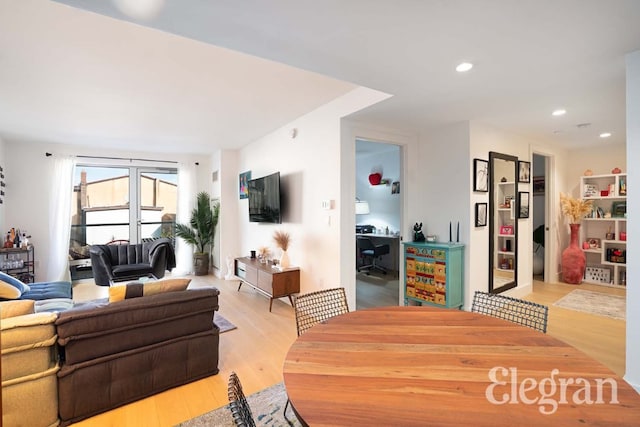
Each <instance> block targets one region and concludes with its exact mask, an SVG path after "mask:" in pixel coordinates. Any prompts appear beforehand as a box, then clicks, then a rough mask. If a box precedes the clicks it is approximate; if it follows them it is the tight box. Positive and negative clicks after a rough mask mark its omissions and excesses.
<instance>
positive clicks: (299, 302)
mask: <svg viewBox="0 0 640 427" xmlns="http://www.w3.org/2000/svg"><path fill="white" fill-rule="evenodd" d="M293 308H294V311H295V314H296V327H297V329H298V336H300V335H302V334H303V333H304V332H306V331H307V330H308V329H309V328H311V327H312V326H314V325H316V324H318V323H320V322H322V321H324V320H327V319H329V318H331V317H333V316H337V315H339V314H344V313H348V312H349V306H348V305H347V294H346V293H345V290H344V288H333V289H323V290H321V291H316V292H311V293H308V294H304V295H300V296H298V297H296V299H295V300H294V303H293Z"/></svg>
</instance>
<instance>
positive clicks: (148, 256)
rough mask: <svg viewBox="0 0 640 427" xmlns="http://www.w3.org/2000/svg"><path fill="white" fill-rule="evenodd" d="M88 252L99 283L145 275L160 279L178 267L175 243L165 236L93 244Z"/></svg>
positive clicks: (106, 284) (108, 283) (104, 283)
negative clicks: (126, 242)
mask: <svg viewBox="0 0 640 427" xmlns="http://www.w3.org/2000/svg"><path fill="white" fill-rule="evenodd" d="M89 255H90V257H91V270H93V277H94V279H95V282H96V285H100V286H109V285H110V284H111V283H112V282H122V281H126V280H134V279H138V278H140V277H144V276H153V277H155V278H156V279H160V278H162V277H164V274H165V271H166V270H171V269H172V268H174V267H175V266H176V260H175V254H174V251H173V246H172V245H171V241H170V240H169V239H166V238H162V239H157V240H153V241H151V242H144V243H139V244H129V245H93V246H91V248H89Z"/></svg>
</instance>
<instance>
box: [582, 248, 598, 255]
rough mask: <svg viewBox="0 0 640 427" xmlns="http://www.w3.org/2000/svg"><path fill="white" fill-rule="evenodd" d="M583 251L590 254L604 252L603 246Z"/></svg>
mask: <svg viewBox="0 0 640 427" xmlns="http://www.w3.org/2000/svg"><path fill="white" fill-rule="evenodd" d="M582 252H586V253H589V254H602V248H597V249H583V250H582Z"/></svg>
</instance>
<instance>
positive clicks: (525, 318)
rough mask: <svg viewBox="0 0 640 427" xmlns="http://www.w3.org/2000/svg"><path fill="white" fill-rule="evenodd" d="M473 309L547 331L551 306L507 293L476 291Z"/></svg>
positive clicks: (475, 311)
mask: <svg viewBox="0 0 640 427" xmlns="http://www.w3.org/2000/svg"><path fill="white" fill-rule="evenodd" d="M471 311H472V312H474V313H481V314H486V315H488V316H492V317H497V318H499V319H504V320H508V321H510V322H513V323H517V324H518V325H523V326H528V327H530V328H533V329H535V330H538V331H540V332H544V333H546V332H547V319H548V316H549V308H548V307H547V306H546V305H542V304H538V303H535V302H531V301H525V300H521V299H518V298H513V297H508V296H506V295H499V294H490V293H488V292H481V291H476V293H475V294H474V295H473V303H472V305H471Z"/></svg>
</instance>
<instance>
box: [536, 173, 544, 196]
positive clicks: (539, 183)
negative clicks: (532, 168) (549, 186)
mask: <svg viewBox="0 0 640 427" xmlns="http://www.w3.org/2000/svg"><path fill="white" fill-rule="evenodd" d="M542 194H544V176H534V177H533V195H534V196H538V195H542Z"/></svg>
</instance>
